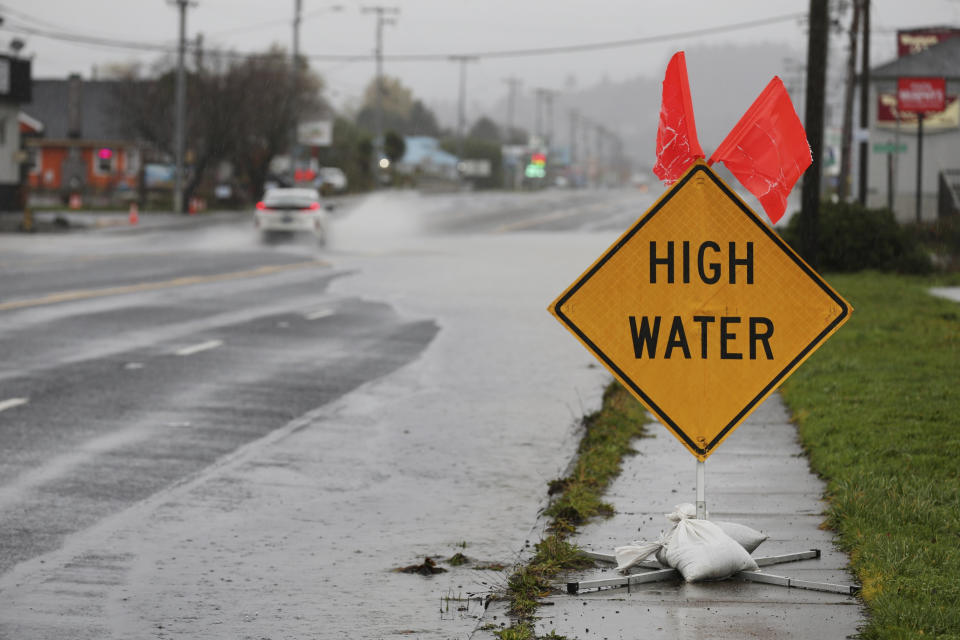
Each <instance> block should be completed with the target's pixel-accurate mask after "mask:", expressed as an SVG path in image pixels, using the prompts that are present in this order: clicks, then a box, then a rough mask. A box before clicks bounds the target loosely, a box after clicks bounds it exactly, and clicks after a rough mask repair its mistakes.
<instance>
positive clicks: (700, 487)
mask: <svg viewBox="0 0 960 640" xmlns="http://www.w3.org/2000/svg"><path fill="white" fill-rule="evenodd" d="M706 468H707V463H706V462H704V461H703V460H697V520H706V519H707V498H706V488H705V487H704V484H705V478H706V475H707V473H706Z"/></svg>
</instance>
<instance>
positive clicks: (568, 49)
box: [0, 13, 806, 62]
mask: <svg viewBox="0 0 960 640" xmlns="http://www.w3.org/2000/svg"><path fill="white" fill-rule="evenodd" d="M805 17H806V14H805V13H791V14H785V15H780V16H772V17H769V18H761V19H757V20H748V21H745V22H736V23H730V24H726V25H719V26H716V27H708V28H704V29H693V30H689V31H676V32H673V33H665V34H660V35H654V36H645V37H641V38H630V39H625V40H611V41H605V42H593V43H586V44H575V45H564V46H553V47H540V48H533V49H507V50H499V51H497V50H494V51H478V52H473V53H420V54H394V55H384V56H382V59H383V60H385V61H390V62H428V61H434V62H440V61H449V60H450V59H451V58H454V57H469V58H481V59H483V58H486V59H490V58H519V57H527V56H547V55H559V54H569V53H578V52H584V51H600V50H605V49H620V48H625V47H635V46H641V45H645V44H653V43H656V42H666V41H669V40H676V39H680V38H691V37H697V36H708V35H715V34H719V33H729V32H731V31H740V30H743V29H752V28H755V27H762V26H767V25H771V24H777V23H781V22H788V21H792V20H798V19H802V18H805ZM0 28H2V29H6V30H8V31H13V32H15V33H23V34H27V35H34V36H38V37H42V38H49V39H52V40H62V41H68V42H77V43H82V44H92V45H96V46H102V47H112V48H118V49H128V50H135V51H157V52H162V53H172V52H174V51H176V47H175V46H173V45H166V44H160V43H146V42H142V41H137V42H134V41H130V40H121V39H117V38H105V37H96V36H87V35H83V34H78V33H70V32H67V31H60V30H50V29H40V28H37V27H31V26H29V25H4V26H3V27H0ZM220 53H221V54H222V55H227V56H230V57H236V58H253V57H259V56H262V55H263V54H262V53H243V52H220ZM302 57H304V58H307V59H310V60H318V61H339V62H360V61H366V60H373V59H375V58H376V54H370V53H362V54H324V53H319V54H306V55H303V56H302Z"/></svg>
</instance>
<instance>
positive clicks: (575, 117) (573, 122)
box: [570, 109, 580, 174]
mask: <svg viewBox="0 0 960 640" xmlns="http://www.w3.org/2000/svg"><path fill="white" fill-rule="evenodd" d="M579 120H580V112H579V111H577V110H576V109H571V110H570V167H571V168H572V169H574V171H573V172H572V173H573V174H576V166H577V125H578V124H579Z"/></svg>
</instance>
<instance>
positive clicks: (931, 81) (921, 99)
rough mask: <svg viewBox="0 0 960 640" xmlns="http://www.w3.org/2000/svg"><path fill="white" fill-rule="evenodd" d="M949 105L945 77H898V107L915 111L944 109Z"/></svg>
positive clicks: (923, 111)
mask: <svg viewBox="0 0 960 640" xmlns="http://www.w3.org/2000/svg"><path fill="white" fill-rule="evenodd" d="M946 106H947V82H946V80H945V79H944V78H897V109H898V110H899V111H913V112H914V113H930V112H935V111H943V110H944V108H946Z"/></svg>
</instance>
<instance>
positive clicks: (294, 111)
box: [288, 0, 303, 187]
mask: <svg viewBox="0 0 960 640" xmlns="http://www.w3.org/2000/svg"><path fill="white" fill-rule="evenodd" d="M302 8H303V0H293V53H292V55H291V56H290V114H291V117H290V151H289V154H288V155H289V156H290V186H291V187H293V186H296V184H297V161H298V160H299V159H300V158H299V156H300V144H299V143H300V141H299V139H298V138H299V132H298V131H297V129H298V127H299V124H300V118H299V116H300V113H299V111H300V110H299V109H298V107H299V105H298V104H297V102H298V101H297V91H298V87H297V84H298V82H297V80H298V78H297V76H298V75H299V74H298V73H297V58H299V57H300V12H301V10H302Z"/></svg>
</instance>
